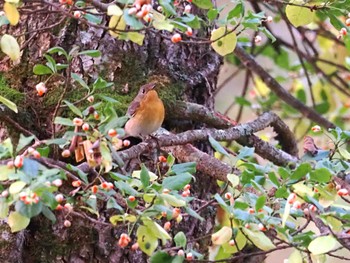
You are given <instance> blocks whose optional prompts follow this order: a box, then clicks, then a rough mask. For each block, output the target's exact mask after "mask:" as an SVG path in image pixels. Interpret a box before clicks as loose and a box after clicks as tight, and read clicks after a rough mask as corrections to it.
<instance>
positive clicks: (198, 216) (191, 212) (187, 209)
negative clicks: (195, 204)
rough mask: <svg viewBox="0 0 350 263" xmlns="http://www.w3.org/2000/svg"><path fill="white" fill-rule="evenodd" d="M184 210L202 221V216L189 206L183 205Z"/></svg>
mask: <svg viewBox="0 0 350 263" xmlns="http://www.w3.org/2000/svg"><path fill="white" fill-rule="evenodd" d="M185 211H186V213H187V214H189V215H190V216H192V217H194V218H197V219H199V220H200V221H202V222H203V221H204V218H203V217H201V216H200V215H199V214H198V213H197V212H196V211H194V210H193V209H191V208H189V207H185Z"/></svg>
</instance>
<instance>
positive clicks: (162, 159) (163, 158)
mask: <svg viewBox="0 0 350 263" xmlns="http://www.w3.org/2000/svg"><path fill="white" fill-rule="evenodd" d="M158 160H159V162H160V163H166V158H165V157H164V156H163V155H160V156H159V157H158Z"/></svg>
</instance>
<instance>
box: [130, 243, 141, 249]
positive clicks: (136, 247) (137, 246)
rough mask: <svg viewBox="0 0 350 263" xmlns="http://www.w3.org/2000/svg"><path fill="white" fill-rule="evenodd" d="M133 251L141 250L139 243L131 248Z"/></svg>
mask: <svg viewBox="0 0 350 263" xmlns="http://www.w3.org/2000/svg"><path fill="white" fill-rule="evenodd" d="M131 249H132V250H137V249H139V243H137V242H136V243H134V244H133V245H132V246H131Z"/></svg>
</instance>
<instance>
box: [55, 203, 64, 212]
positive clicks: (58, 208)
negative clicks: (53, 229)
mask: <svg viewBox="0 0 350 263" xmlns="http://www.w3.org/2000/svg"><path fill="white" fill-rule="evenodd" d="M62 209H63V206H62V205H60V204H58V205H57V206H56V208H55V210H57V211H61V210H62Z"/></svg>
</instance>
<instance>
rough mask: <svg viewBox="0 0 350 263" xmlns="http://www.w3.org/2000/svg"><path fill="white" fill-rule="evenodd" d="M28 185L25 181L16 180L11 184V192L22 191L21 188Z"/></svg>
mask: <svg viewBox="0 0 350 263" xmlns="http://www.w3.org/2000/svg"><path fill="white" fill-rule="evenodd" d="M25 186H26V183H25V182H22V181H17V182H14V183H12V184H11V185H10V188H9V192H10V194H12V195H13V194H18V193H19V192H21V190H22V189H23V188H24V187H25Z"/></svg>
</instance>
